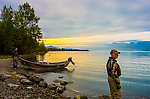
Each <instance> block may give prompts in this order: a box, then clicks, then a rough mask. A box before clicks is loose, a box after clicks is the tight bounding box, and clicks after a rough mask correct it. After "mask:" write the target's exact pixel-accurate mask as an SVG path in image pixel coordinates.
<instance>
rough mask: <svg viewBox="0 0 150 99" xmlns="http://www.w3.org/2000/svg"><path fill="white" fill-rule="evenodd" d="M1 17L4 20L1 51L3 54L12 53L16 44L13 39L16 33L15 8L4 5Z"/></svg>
mask: <svg viewBox="0 0 150 99" xmlns="http://www.w3.org/2000/svg"><path fill="white" fill-rule="evenodd" d="M0 19H1V20H2V21H1V22H0V46H1V48H0V51H1V54H2V53H3V54H10V53H11V51H12V47H13V46H14V43H13V41H12V40H13V33H14V27H13V10H12V7H11V6H10V7H9V8H7V7H6V6H4V7H3V9H2V11H1V17H0Z"/></svg>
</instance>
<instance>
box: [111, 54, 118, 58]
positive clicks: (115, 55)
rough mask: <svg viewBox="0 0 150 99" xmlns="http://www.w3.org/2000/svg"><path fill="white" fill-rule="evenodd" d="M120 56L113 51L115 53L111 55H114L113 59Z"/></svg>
mask: <svg viewBox="0 0 150 99" xmlns="http://www.w3.org/2000/svg"><path fill="white" fill-rule="evenodd" d="M118 56H119V55H118V54H114V53H113V54H111V57H112V58H113V59H116V58H118Z"/></svg>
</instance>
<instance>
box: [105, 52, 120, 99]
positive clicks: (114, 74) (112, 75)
mask: <svg viewBox="0 0 150 99" xmlns="http://www.w3.org/2000/svg"><path fill="white" fill-rule="evenodd" d="M118 54H120V52H118V51H117V50H115V49H113V50H111V52H110V55H111V57H109V59H108V61H107V65H106V68H107V74H108V83H109V88H110V97H111V98H112V99H121V83H120V79H119V76H121V69H120V66H119V64H118V63H117V60H116V59H117V58H118Z"/></svg>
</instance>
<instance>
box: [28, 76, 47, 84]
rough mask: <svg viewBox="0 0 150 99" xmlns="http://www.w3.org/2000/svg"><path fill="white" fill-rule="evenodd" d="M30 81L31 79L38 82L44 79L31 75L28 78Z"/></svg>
mask: <svg viewBox="0 0 150 99" xmlns="http://www.w3.org/2000/svg"><path fill="white" fill-rule="evenodd" d="M29 80H30V81H33V82H35V83H39V82H40V81H44V79H42V78H40V77H37V76H31V77H30V78H29Z"/></svg>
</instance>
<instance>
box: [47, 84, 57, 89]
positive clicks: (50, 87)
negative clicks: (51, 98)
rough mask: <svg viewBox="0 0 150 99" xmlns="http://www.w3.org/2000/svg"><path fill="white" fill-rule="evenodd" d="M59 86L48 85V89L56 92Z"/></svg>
mask: <svg viewBox="0 0 150 99" xmlns="http://www.w3.org/2000/svg"><path fill="white" fill-rule="evenodd" d="M57 87H58V86H57V85H55V84H51V85H48V88H49V89H51V90H55V89H57Z"/></svg>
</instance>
